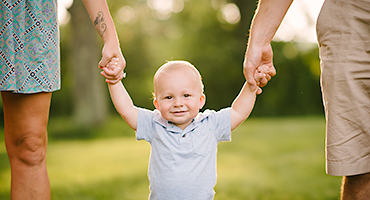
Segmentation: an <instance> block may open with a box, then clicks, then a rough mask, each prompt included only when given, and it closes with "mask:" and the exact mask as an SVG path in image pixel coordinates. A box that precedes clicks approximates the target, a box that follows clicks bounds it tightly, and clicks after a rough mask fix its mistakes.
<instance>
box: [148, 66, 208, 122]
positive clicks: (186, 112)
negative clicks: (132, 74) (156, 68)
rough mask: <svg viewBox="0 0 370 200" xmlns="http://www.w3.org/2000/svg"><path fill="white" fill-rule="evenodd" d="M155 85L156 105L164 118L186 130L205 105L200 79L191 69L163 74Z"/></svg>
mask: <svg viewBox="0 0 370 200" xmlns="http://www.w3.org/2000/svg"><path fill="white" fill-rule="evenodd" d="M157 79H158V80H157V82H156V84H155V86H154V87H155V90H154V92H155V96H156V99H155V100H154V105H155V107H156V109H157V110H159V111H160V113H161V115H162V117H163V118H164V119H166V120H167V121H170V122H172V123H174V124H175V125H176V126H178V127H180V128H181V129H185V128H186V127H187V126H188V125H189V124H190V123H191V121H192V120H193V119H194V118H195V117H196V116H197V114H198V112H199V109H200V108H202V107H203V105H204V103H205V96H204V94H203V93H202V85H201V81H200V80H199V77H197V76H196V75H195V74H194V72H193V71H191V70H189V69H180V70H176V71H174V70H172V71H165V72H161V74H160V75H159V76H158V77H157Z"/></svg>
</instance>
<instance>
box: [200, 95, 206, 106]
mask: <svg viewBox="0 0 370 200" xmlns="http://www.w3.org/2000/svg"><path fill="white" fill-rule="evenodd" d="M199 100H200V104H199V109H202V108H203V106H204V104H206V95H205V94H202V96H200V99H199Z"/></svg>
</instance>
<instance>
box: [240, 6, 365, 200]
mask: <svg viewBox="0 0 370 200" xmlns="http://www.w3.org/2000/svg"><path fill="white" fill-rule="evenodd" d="M292 2H293V0H260V1H259V4H258V8H257V11H256V14H255V16H254V18H253V21H252V25H251V29H250V38H249V41H248V47H247V51H246V54H245V60H244V74H245V76H246V79H247V80H248V83H249V86H250V87H251V89H252V90H254V88H255V87H256V86H257V84H258V85H259V86H264V85H266V83H267V81H261V82H260V83H256V81H255V80H254V79H253V74H254V72H255V70H256V68H257V67H258V66H261V65H267V66H269V67H270V68H272V69H273V68H274V66H273V62H272V59H273V52H272V48H271V45H270V43H271V40H272V38H273V37H274V35H275V33H276V31H277V29H278V27H279V26H280V23H281V21H282V19H283V18H284V16H285V13H286V12H287V10H288V9H289V7H290V5H291V3H292ZM317 37H318V42H319V50H320V59H321V72H322V73H321V88H322V94H323V101H324V107H325V115H326V121H327V123H326V172H327V173H328V174H330V175H334V176H343V182H342V191H341V199H343V200H347V199H368V198H370V174H369V172H370V2H369V1H367V0H326V1H325V3H324V5H323V7H322V10H321V12H320V15H319V17H318V20H317Z"/></svg>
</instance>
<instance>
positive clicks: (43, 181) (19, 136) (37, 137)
mask: <svg viewBox="0 0 370 200" xmlns="http://www.w3.org/2000/svg"><path fill="white" fill-rule="evenodd" d="M1 96H2V99H3V107H4V138H5V145H6V149H7V152H8V157H9V161H10V169H11V199H12V200H29V199H37V200H49V199H50V183H49V177H48V173H47V169H46V147H47V123H48V119H49V108H50V100H51V93H37V94H14V93H12V92H1Z"/></svg>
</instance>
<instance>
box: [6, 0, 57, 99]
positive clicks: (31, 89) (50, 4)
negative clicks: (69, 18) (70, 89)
mask: <svg viewBox="0 0 370 200" xmlns="http://www.w3.org/2000/svg"><path fill="white" fill-rule="evenodd" d="M57 6H58V5H57V0H0V90H1V91H13V92H14V93H38V92H52V91H55V90H59V89H60V47H59V28H58V21H57V20H58V16H57Z"/></svg>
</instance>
